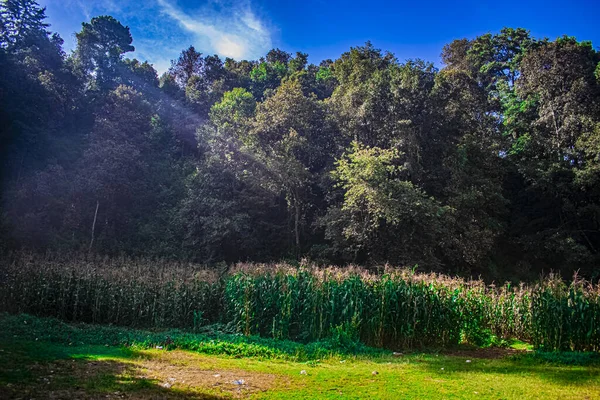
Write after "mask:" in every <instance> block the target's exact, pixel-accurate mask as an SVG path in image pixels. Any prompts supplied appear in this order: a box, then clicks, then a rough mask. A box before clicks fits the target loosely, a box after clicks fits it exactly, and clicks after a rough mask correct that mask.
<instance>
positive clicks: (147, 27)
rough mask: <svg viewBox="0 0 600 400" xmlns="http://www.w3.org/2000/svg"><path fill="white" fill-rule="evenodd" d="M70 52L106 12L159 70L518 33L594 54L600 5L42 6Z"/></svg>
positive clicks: (97, 0) (534, 0)
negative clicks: (582, 44) (586, 45)
mask: <svg viewBox="0 0 600 400" xmlns="http://www.w3.org/2000/svg"><path fill="white" fill-rule="evenodd" d="M38 1H39V3H40V4H41V5H43V6H46V7H47V10H46V14H47V15H48V17H49V22H50V23H51V24H52V27H51V30H53V31H57V32H59V33H60V34H61V36H62V37H63V38H64V39H65V47H66V49H67V50H71V49H72V48H73V47H74V43H75V39H74V33H75V32H77V31H79V30H80V29H81V22H83V21H89V20H90V19H91V17H93V16H97V15H103V14H109V15H112V16H114V17H115V18H117V19H118V20H119V21H121V23H123V25H127V26H129V27H130V29H131V33H132V35H133V39H134V42H133V45H134V46H135V47H136V52H135V53H134V54H131V53H130V54H128V56H129V57H132V56H133V57H137V58H139V59H141V60H148V61H149V62H150V63H152V64H154V66H155V68H157V69H158V70H159V72H164V71H165V70H166V69H167V68H168V66H169V63H170V60H172V59H175V58H177V56H178V54H179V53H180V52H181V50H182V49H184V48H187V47H188V46H189V45H194V46H195V47H196V49H197V50H199V51H201V52H202V53H205V54H219V55H221V56H223V57H225V56H230V57H233V58H236V59H241V58H245V59H256V58H258V57H260V56H261V55H264V54H265V53H266V52H267V51H268V50H269V49H271V48H274V47H279V48H281V49H284V50H286V51H289V52H295V51H303V52H306V53H308V54H309V60H310V61H311V62H314V63H318V62H319V61H321V60H322V59H326V58H332V59H335V58H337V57H338V56H339V55H340V54H341V53H343V52H344V51H347V50H348V49H349V48H350V47H351V46H358V45H361V44H363V43H364V42H365V41H367V40H370V41H372V42H373V44H374V45H375V46H377V47H378V48H381V49H384V50H389V51H391V52H393V53H394V54H395V55H396V56H397V57H398V58H399V59H400V60H405V59H409V58H423V59H425V60H428V61H433V62H435V63H436V64H438V65H439V64H440V62H439V54H440V52H441V49H442V47H443V45H444V44H446V43H449V42H451V41H452V40H454V39H458V38H463V37H467V38H473V37H475V36H477V35H481V34H484V33H486V32H497V31H499V30H500V29H501V28H502V27H504V26H510V27H523V28H527V29H529V30H530V31H531V33H532V35H534V36H535V37H539V38H541V37H549V38H551V39H554V38H556V37H557V36H560V35H563V34H568V35H571V36H576V37H577V38H578V39H579V40H591V41H592V42H593V44H594V47H596V48H598V47H599V46H600V22H599V21H600V19H599V13H600V0H570V1H569V0H561V1H558V0H546V1H541V0H531V1H530V0H521V1H516V2H500V1H483V0H482V1H471V0H469V1H460V0H459V1H448V0H445V1H441V0H430V1H427V2H426V1H414V0H413V1H410V2H408V1H380V0H371V1H353V0H346V1H326V0H304V1H281V0H279V1H278V0H241V1H231V0H210V1H207V0H203V1H199V0H196V1H194V0H143V1H136V0H38Z"/></svg>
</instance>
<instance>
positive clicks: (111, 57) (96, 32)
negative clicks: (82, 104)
mask: <svg viewBox="0 0 600 400" xmlns="http://www.w3.org/2000/svg"><path fill="white" fill-rule="evenodd" d="M75 37H76V38H77V47H76V49H75V54H74V55H75V60H76V62H77V65H78V66H79V67H80V68H82V69H83V71H84V72H85V73H86V74H89V75H90V76H92V77H93V81H94V82H95V83H96V84H97V85H98V86H99V87H101V88H109V89H110V88H113V87H114V86H116V85H117V84H118V82H117V80H118V76H119V74H120V67H122V65H123V63H122V57H123V54H125V53H127V52H130V51H134V50H135V48H134V47H133V46H132V45H131V43H132V42H133V39H132V37H131V33H130V32H129V27H126V26H123V25H121V23H120V22H119V21H117V20H116V19H114V18H113V17H111V16H107V15H103V16H100V17H94V18H92V20H91V21H90V22H89V23H87V22H84V23H83V24H82V29H81V32H79V33H77V34H75Z"/></svg>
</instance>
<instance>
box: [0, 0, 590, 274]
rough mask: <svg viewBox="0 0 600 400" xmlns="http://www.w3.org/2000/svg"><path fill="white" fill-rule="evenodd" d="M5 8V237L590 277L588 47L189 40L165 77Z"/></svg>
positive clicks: (508, 34) (500, 40)
mask: <svg viewBox="0 0 600 400" xmlns="http://www.w3.org/2000/svg"><path fill="white" fill-rule="evenodd" d="M45 18H46V17H45V13H44V9H43V8H40V7H39V6H38V5H37V4H36V2H35V1H33V0H3V1H2V2H1V3H0V146H1V147H0V152H1V153H0V161H1V171H0V173H1V175H0V176H1V184H2V186H1V188H2V192H1V196H2V197H1V200H2V203H1V204H2V208H1V209H0V211H1V217H0V218H1V220H0V221H1V223H0V235H1V239H2V245H0V246H1V249H2V250H8V249H11V248H19V247H21V248H32V249H38V250H42V251H43V250H55V251H94V252H99V253H103V254H121V253H124V254H130V255H146V256H160V257H167V258H174V259H190V260H195V261H200V262H208V263H210V262H217V261H227V262H233V261H237V260H255V261H266V260H276V259H282V258H299V257H310V258H312V259H315V260H319V261H323V262H333V263H347V262H356V263H364V264H375V263H384V262H390V263H393V264H401V265H414V264H419V266H421V267H423V268H426V269H431V270H437V271H445V272H451V273H464V274H483V275H484V276H487V277H489V278H496V279H500V278H530V277H535V276H537V274H539V272H540V271H542V270H545V271H549V270H550V269H554V270H560V271H562V272H563V273H564V274H566V275H570V274H572V273H573V271H576V270H579V271H580V273H582V274H585V275H588V276H590V277H595V276H597V275H598V272H599V271H600V258H599V251H600V182H598V181H599V180H600V158H599V157H600V53H598V52H597V51H596V50H594V48H593V47H592V44H591V43H590V42H580V41H577V40H576V39H575V38H572V37H568V36H564V37H561V38H558V39H557V40H555V41H550V40H548V39H542V40H540V39H536V38H533V37H531V36H530V34H529V32H528V31H526V30H524V29H521V28H518V29H512V28H505V29H503V30H502V31H501V32H499V33H497V34H486V35H483V36H480V37H477V38H475V39H473V40H467V39H461V40H455V41H454V42H452V43H450V44H448V45H447V46H445V47H444V49H443V52H442V57H443V62H444V64H445V66H444V67H443V68H442V69H437V68H435V67H434V66H433V64H431V63H427V62H425V61H422V60H410V61H407V62H404V63H401V62H399V61H398V60H397V59H396V58H395V57H394V55H392V54H390V53H386V52H382V51H380V50H378V49H376V48H374V47H373V46H372V45H371V44H370V43H366V44H365V45H364V46H361V47H355V48H351V49H350V50H349V51H348V52H346V53H344V54H342V55H341V56H340V57H339V58H338V59H337V60H326V61H323V62H322V63H321V64H320V65H318V66H317V65H313V64H308V62H307V55H306V54H304V53H296V54H295V55H292V54H290V53H287V52H284V51H282V50H279V49H275V50H271V51H270V52H269V53H268V54H267V55H266V56H265V57H264V58H261V59H259V60H255V61H246V60H242V61H236V60H233V59H229V58H228V59H225V60H221V59H220V58H219V57H218V56H216V55H203V54H201V53H199V52H198V51H197V50H196V49H195V48H194V47H189V48H188V49H186V50H184V51H182V53H181V55H180V57H179V58H178V59H177V60H174V61H173V62H172V66H171V68H170V69H169V71H168V72H166V73H165V74H163V75H162V76H161V77H158V76H157V73H156V71H155V70H154V68H153V67H152V65H150V64H148V63H147V62H141V61H138V60H136V59H129V58H126V54H127V53H128V52H131V51H133V50H134V47H133V45H132V43H133V40H132V37H131V35H130V33H129V28H128V27H125V26H123V25H122V24H121V23H120V22H119V21H117V20H115V19H114V18H112V17H109V16H100V17H95V18H93V19H92V20H91V21H90V22H89V23H83V24H82V29H81V31H80V32H79V33H77V34H76V38H77V47H76V49H75V50H74V51H73V52H72V53H71V54H66V53H65V52H64V51H63V50H62V43H63V42H62V39H61V38H60V36H58V35H57V34H55V33H51V32H50V31H49V30H48V29H49V26H48V24H47V23H45V22H44V21H45Z"/></svg>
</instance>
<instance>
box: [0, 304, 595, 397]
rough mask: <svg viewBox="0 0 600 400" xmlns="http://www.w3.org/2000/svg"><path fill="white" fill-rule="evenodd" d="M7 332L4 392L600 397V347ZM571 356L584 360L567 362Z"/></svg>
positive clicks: (50, 325)
mask: <svg viewBox="0 0 600 400" xmlns="http://www.w3.org/2000/svg"><path fill="white" fill-rule="evenodd" d="M110 329H113V330H114V331H115V332H117V333H119V334H120V335H125V333H122V332H120V331H119V329H118V328H110ZM0 330H1V331H0V398H15V399H16V398H27V399H30V398H36V399H45V398H50V399H85V398H134V399H148V398H150V399H151V398H155V399H162V398H175V399H178V398H180V399H187V398H189V399H221V398H252V399H254V398H256V399H262V398H268V399H308V398H315V399H324V398H331V399H359V398H360V399H403V398H406V399H409V398H444V399H453V398H489V399H539V398H548V399H557V398H560V399H600V363H598V361H597V358H598V357H597V355H592V356H590V357H571V356H569V355H565V356H564V357H562V360H563V361H562V363H561V362H560V360H559V361H556V360H557V359H560V357H550V359H551V360H553V361H544V359H542V358H540V357H535V356H532V355H531V354H528V355H516V356H515V355H511V354H508V353H510V351H509V350H467V351H461V350H457V351H454V352H452V353H451V354H435V353H425V354H422V353H414V354H406V355H402V356H400V357H394V356H393V355H392V354H390V353H373V354H372V355H364V354H362V355H358V356H352V355H343V354H334V355H331V356H328V357H326V358H323V359H320V360H310V361H304V362H300V361H297V360H294V357H284V356H282V357H280V356H275V357H271V358H268V357H267V358H265V357H262V356H254V357H245V356H240V355H237V356H231V355H220V354H202V353H198V351H189V350H179V349H174V350H166V349H165V348H163V349H157V348H156V346H155V345H154V344H148V343H146V344H145V345H143V346H142V345H135V344H134V345H133V346H131V345H128V346H123V345H118V344H117V345H115V344H114V341H113V342H111V343H107V344H100V342H101V341H102V340H105V341H107V340H108V336H107V334H106V330H105V328H102V327H94V326H89V325H88V326H86V327H85V328H80V327H73V326H71V325H66V324H62V323H58V322H55V321H52V322H46V320H44V319H39V318H34V317H30V316H16V317H15V316H6V315H4V316H0ZM82 332H84V333H82ZM86 338H91V339H89V340H87V342H88V343H86V340H85V339H86ZM36 339H37V340H36ZM144 347H152V348H144ZM165 347H169V346H165ZM171 347H172V346H171ZM467 360H469V361H467ZM573 360H575V362H576V363H579V364H586V365H564V362H572V361H573ZM582 360H583V361H584V362H581V361H582ZM586 360H587V361H586Z"/></svg>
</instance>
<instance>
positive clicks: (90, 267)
mask: <svg viewBox="0 0 600 400" xmlns="http://www.w3.org/2000/svg"><path fill="white" fill-rule="evenodd" d="M222 272H223V273H221V274H219V273H217V272H216V271H215V270H214V269H213V270H209V269H206V268H203V267H201V266H198V265H193V264H181V263H168V262H162V261H152V260H143V259H126V258H114V259H105V258H94V257H78V256H75V257H68V258H65V257H62V258H57V257H52V256H47V257H39V256H32V255H25V254H17V255H12V256H9V257H5V258H2V259H1V260H0V310H2V311H9V312H13V313H17V312H26V313H30V314H35V315H42V316H53V317H58V318H61V319H64V320H68V321H83V322H93V323H100V324H115V325H122V326H131V327H151V328H167V327H168V328H183V329H189V330H194V329H198V328H199V327H202V326H204V325H210V324H215V323H221V324H227V326H229V329H230V330H232V331H236V332H239V333H243V334H245V335H260V336H263V337H269V338H275V339H286V340H288V339H289V340H294V341H300V342H311V341H318V340H322V339H326V338H328V339H331V338H336V339H337V340H341V341H346V342H348V343H351V342H356V341H360V342H362V343H364V344H367V345H371V346H376V347H386V348H392V349H399V348H412V347H423V346H439V347H445V346H451V345H455V344H458V343H460V342H469V343H473V344H476V345H480V346H482V345H489V344H490V343H492V342H493V341H499V340H501V339H503V338H518V339H521V340H525V341H530V342H531V343H533V344H534V346H536V347H537V348H543V349H544V350H582V351H600V288H599V286H598V285H592V284H590V283H588V282H585V281H581V280H579V279H575V280H573V281H572V282H571V283H567V282H564V281H562V280H561V279H559V278H558V277H556V276H549V277H548V278H546V279H544V280H542V281H540V282H539V283H537V284H534V285H531V286H528V285H525V284H522V285H519V286H511V285H509V284H505V285H503V286H501V287H496V286H493V285H485V284H484V283H483V282H482V281H477V280H471V281H467V280H463V279H458V278H450V277H447V276H444V275H437V274H415V273H412V272H411V271H408V270H404V269H393V268H385V270H383V271H381V272H380V273H377V274H374V273H369V272H367V271H366V270H364V269H360V268H355V267H348V268H317V267H316V266H303V267H291V266H289V265H283V264H279V265H275V264H274V265H259V264H240V265H237V266H234V267H233V268H231V269H230V270H229V271H227V272H225V271H222Z"/></svg>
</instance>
